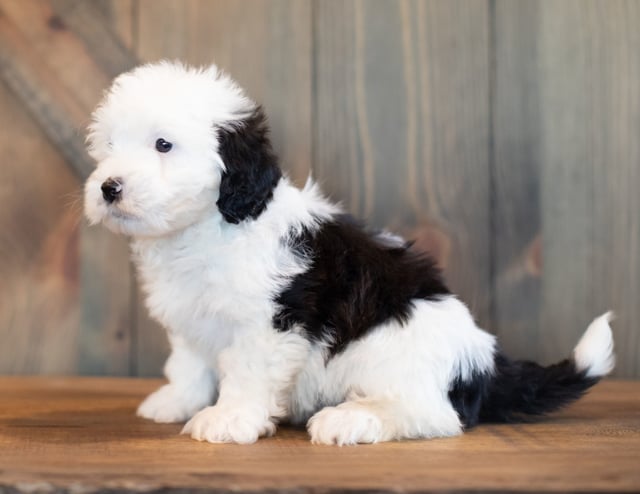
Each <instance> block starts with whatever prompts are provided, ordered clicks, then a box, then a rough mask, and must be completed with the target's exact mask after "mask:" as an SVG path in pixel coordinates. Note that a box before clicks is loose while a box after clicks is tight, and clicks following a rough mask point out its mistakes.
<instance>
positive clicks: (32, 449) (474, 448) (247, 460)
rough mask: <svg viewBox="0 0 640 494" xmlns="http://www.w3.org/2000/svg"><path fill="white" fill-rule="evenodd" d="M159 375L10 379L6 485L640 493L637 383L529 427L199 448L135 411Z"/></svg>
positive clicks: (5, 415)
mask: <svg viewBox="0 0 640 494" xmlns="http://www.w3.org/2000/svg"><path fill="white" fill-rule="evenodd" d="M158 384H159V381H157V380H140V379H138V380H131V379H127V380H125V379H112V378H108V379H100V378H73V379H70V378H57V379H44V378H8V377H5V378H0V493H16V492H29V493H34V492H54V491H55V492H62V493H66V492H69V493H83V494H85V493H90V492H94V491H98V490H100V491H102V492H104V491H105V490H106V491H117V492H119V491H129V490H130V491H146V492H148V491H157V490H162V491H163V492H164V493H167V492H174V493H175V492H178V491H179V492H186V491H196V490H198V491H202V490H207V491H217V492H240V491H260V490H269V491H271V492H281V491H282V492H296V493H300V492H323V493H325V492H345V491H351V492H353V491H370V490H376V491H394V492H419V491H422V492H426V491H439V492H469V491H474V492H478V491H493V492H497V491H499V492H509V491H528V492H532V491H554V492H567V491H570V492H576V491H611V492H614V491H619V492H622V491H640V382H622V381H607V382H603V383H601V384H600V385H598V386H597V387H596V388H595V389H594V390H593V392H592V393H591V394H590V395H588V396H587V397H586V398H584V399H583V400H582V401H581V402H579V403H577V404H575V405H574V406H572V407H570V408H569V409H567V410H565V411H564V412H562V413H559V414H556V415H554V416H553V417H551V418H547V419H545V420H542V421H538V422H536V423H532V424H526V425H522V424H520V425H483V426H480V427H478V428H476V429H474V430H472V431H471V432H469V433H467V434H465V435H464V436H462V437H456V438H449V439H438V440H430V441H407V442H399V443H387V444H377V445H370V446H357V447H343V448H338V447H329V446H313V445H311V444H310V443H309V441H308V437H307V435H306V433H305V432H304V431H297V430H292V429H289V428H281V429H280V430H279V431H278V433H277V435H276V436H275V437H273V438H269V439H264V440H261V441H259V442H258V443H257V444H255V445H251V446H237V445H214V444H207V443H198V442H196V441H193V440H191V439H189V438H188V437H185V436H180V435H178V433H179V431H180V427H181V426H180V425H159V424H153V423H150V422H147V421H145V420H141V419H138V418H136V417H135V415H134V410H135V407H136V405H137V404H138V402H139V401H140V399H141V398H142V397H143V396H144V395H145V394H146V393H148V392H149V391H151V390H152V389H154V388H155V387H156V386H157V385H158Z"/></svg>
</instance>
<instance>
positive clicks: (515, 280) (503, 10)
mask: <svg viewBox="0 0 640 494" xmlns="http://www.w3.org/2000/svg"><path fill="white" fill-rule="evenodd" d="M539 10H540V3H539V2H513V1H510V0H504V1H502V0H498V1H497V2H496V3H495V11H494V13H493V16H494V20H493V36H494V50H495V51H494V55H493V57H494V58H493V67H492V71H493V74H494V75H493V78H494V81H493V88H492V116H493V122H492V124H493V125H492V132H493V162H492V166H491V168H492V170H491V178H492V207H491V216H492V218H491V223H492V228H491V233H490V236H491V244H492V258H493V286H492V292H493V299H492V306H493V320H494V324H495V326H494V328H495V330H496V334H497V336H498V337H499V339H500V342H501V345H502V346H503V348H504V350H505V351H506V352H507V354H508V355H510V356H513V357H514V358H528V359H535V358H540V357H542V356H543V352H542V350H541V348H540V344H539V338H540V333H539V331H540V329H539V314H540V297H541V275H542V238H541V237H542V230H541V229H542V226H541V218H540V216H541V212H540V208H541V205H540V173H541V169H542V162H541V156H540V155H541V149H540V147H541V129H540V126H541V123H540V121H541V115H540V97H541V96H540V75H539V71H538V64H539V60H538V33H539V29H540V13H539ZM571 348H572V347H571V346H568V347H566V348H565V351H566V352H568V351H569V350H570V349H571Z"/></svg>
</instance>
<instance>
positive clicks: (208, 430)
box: [182, 405, 276, 444]
mask: <svg viewBox="0 0 640 494" xmlns="http://www.w3.org/2000/svg"><path fill="white" fill-rule="evenodd" d="M275 431H276V426H275V424H274V423H273V422H272V421H271V420H269V416H268V413H267V411H266V410H262V409H259V408H253V407H252V408H246V407H231V406H228V405H227V406H221V405H215V406H212V407H207V408H205V409H204V410H202V411H200V412H199V413H198V414H196V416H195V417H193V418H192V419H191V420H190V421H189V422H187V424H186V425H185V426H184V429H182V434H189V435H191V437H192V438H193V439H197V440H198V441H208V442H210V443H239V444H251V443H254V442H256V441H257V440H258V438H259V437H262V436H271V435H273V434H274V433H275Z"/></svg>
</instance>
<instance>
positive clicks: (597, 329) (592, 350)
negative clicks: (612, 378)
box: [573, 312, 616, 377]
mask: <svg viewBox="0 0 640 494" xmlns="http://www.w3.org/2000/svg"><path fill="white" fill-rule="evenodd" d="M612 319H613V313H612V312H607V313H606V314H603V315H601V316H600V317H598V318H596V319H595V320H594V321H593V322H592V323H591V324H590V325H589V327H588V328H587V330H586V331H585V333H584V335H583V336H582V338H580V341H579V342H578V345H577V346H576V348H575V349H574V350H573V358H574V360H575V362H576V367H577V368H578V370H580V371H586V374H587V377H602V376H606V375H607V374H609V372H611V371H612V370H613V366H614V365H615V362H616V359H615V355H614V353H613V335H612V334H611V327H610V326H609V321H611V320H612Z"/></svg>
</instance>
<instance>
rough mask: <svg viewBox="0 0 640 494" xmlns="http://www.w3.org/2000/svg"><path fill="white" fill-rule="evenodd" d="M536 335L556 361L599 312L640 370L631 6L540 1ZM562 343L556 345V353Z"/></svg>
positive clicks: (639, 177)
mask: <svg viewBox="0 0 640 494" xmlns="http://www.w3.org/2000/svg"><path fill="white" fill-rule="evenodd" d="M540 8H541V37H540V45H539V46H540V57H541V62H542V88H541V90H542V110H541V111H542V129H543V131H542V155H541V158H542V163H543V167H542V182H541V183H542V202H541V204H542V224H543V229H544V240H543V249H544V256H545V257H544V268H543V283H542V288H543V297H542V315H541V317H542V320H541V322H542V324H541V341H542V348H543V350H544V354H545V356H547V357H551V358H555V357H557V353H558V352H559V351H562V352H565V353H566V349H568V348H571V347H572V345H573V344H575V340H576V339H577V337H578V336H579V334H580V333H581V332H582V331H583V330H584V328H585V326H586V325H587V324H588V322H589V321H590V319H591V318H592V317H593V316H595V315H596V314H598V313H600V312H603V311H604V310H606V309H608V308H612V309H614V310H616V311H617V313H618V315H619V318H618V320H617V322H616V323H615V339H616V342H617V353H618V366H617V370H616V374H617V375H618V376H629V377H630V376H637V375H638V372H639V371H640V367H639V360H638V358H637V355H638V353H639V351H640V335H639V333H638V326H639V325H640V306H639V304H638V300H640V277H639V276H638V273H639V272H640V199H639V195H638V193H637V188H638V184H640V167H639V166H638V163H639V162H640V146H639V144H638V135H640V85H639V84H638V81H639V80H640V77H639V76H640V58H639V57H638V53H640V36H639V34H638V30H637V26H638V23H639V22H640V4H638V3H637V2H633V1H618V0H612V1H608V2H598V1H567V2H563V3H561V4H556V3H553V4H551V3H541V4H540ZM559 349H561V350H559Z"/></svg>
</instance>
